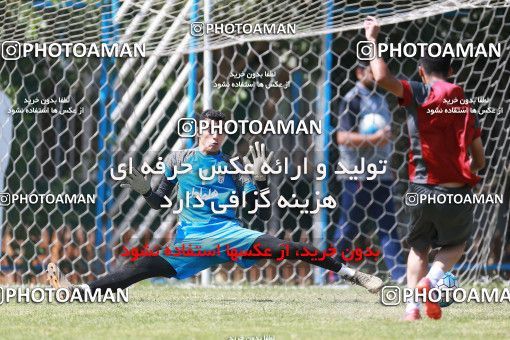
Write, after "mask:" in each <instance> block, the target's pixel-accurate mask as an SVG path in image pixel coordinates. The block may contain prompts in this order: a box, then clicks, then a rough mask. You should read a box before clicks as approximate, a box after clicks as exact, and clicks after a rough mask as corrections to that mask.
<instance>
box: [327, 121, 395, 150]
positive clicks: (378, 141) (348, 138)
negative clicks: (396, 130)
mask: <svg viewBox="0 0 510 340" xmlns="http://www.w3.org/2000/svg"><path fill="white" fill-rule="evenodd" d="M390 140H391V128H390V127H389V126H386V127H384V128H383V129H380V130H378V131H377V132H375V133H373V134H371V135H364V134H361V133H358V132H352V131H338V132H337V133H336V142H337V143H338V144H339V145H347V146H349V147H358V148H364V147H373V146H384V145H386V144H388V142H389V141H390Z"/></svg>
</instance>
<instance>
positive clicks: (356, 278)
mask: <svg viewBox="0 0 510 340" xmlns="http://www.w3.org/2000/svg"><path fill="white" fill-rule="evenodd" d="M257 244H260V249H261V250H264V249H270V250H271V258H273V259H277V258H280V257H282V250H283V251H285V250H286V248H287V247H288V249H289V251H288V254H286V256H285V259H290V260H301V261H305V262H307V263H310V264H313V265H316V266H319V267H321V268H324V269H327V270H331V271H334V272H337V273H338V274H340V275H342V276H344V277H345V278H346V279H347V280H349V281H351V282H352V283H354V284H357V285H360V286H362V287H365V288H366V289H368V291H370V292H371V293H377V292H378V291H379V290H380V289H381V287H382V286H383V282H382V280H381V279H380V278H378V277H376V276H373V275H369V274H366V273H363V272H360V271H358V270H356V269H352V268H349V267H347V266H346V265H345V264H342V263H341V262H340V261H338V260H336V259H334V258H332V257H325V258H324V260H319V259H312V258H311V257H301V256H298V255H297V254H303V252H304V251H305V248H306V249H308V250H309V251H311V252H313V253H315V252H317V254H321V253H322V252H321V251H320V250H318V249H317V248H316V247H314V246H313V245H311V244H306V243H302V242H291V241H285V240H281V239H279V238H276V237H274V236H271V235H267V234H264V235H261V236H259V237H258V238H257V239H256V240H255V242H254V243H253V245H252V246H251V248H250V250H251V251H255V249H254V246H255V245H257ZM255 258H260V259H267V257H255Z"/></svg>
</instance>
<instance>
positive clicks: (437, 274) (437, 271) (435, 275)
mask: <svg viewBox="0 0 510 340" xmlns="http://www.w3.org/2000/svg"><path fill="white" fill-rule="evenodd" d="M443 276H444V271H443V270H442V269H441V268H440V267H439V265H435V264H433V265H432V267H430V270H429V273H428V274H427V278H428V279H429V280H430V282H431V283H432V286H435V285H436V284H437V281H439V280H440V279H441V278H442V277H443Z"/></svg>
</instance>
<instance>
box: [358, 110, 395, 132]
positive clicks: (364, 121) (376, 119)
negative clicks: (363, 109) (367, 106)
mask: <svg viewBox="0 0 510 340" xmlns="http://www.w3.org/2000/svg"><path fill="white" fill-rule="evenodd" d="M386 125H388V123H387V122H386V119H384V117H383V115H380V114H378V113H368V114H366V115H364V116H363V118H361V121H360V122H359V126H358V131H359V133H361V134H363V135H371V134H373V133H376V132H377V131H379V130H380V129H382V128H384V127H385V126H386Z"/></svg>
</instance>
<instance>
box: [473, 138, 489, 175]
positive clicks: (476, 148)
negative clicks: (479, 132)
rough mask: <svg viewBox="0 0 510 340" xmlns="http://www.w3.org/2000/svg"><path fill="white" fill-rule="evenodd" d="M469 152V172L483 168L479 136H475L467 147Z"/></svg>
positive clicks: (483, 161)
mask: <svg viewBox="0 0 510 340" xmlns="http://www.w3.org/2000/svg"><path fill="white" fill-rule="evenodd" d="M469 153H470V154H471V164H470V169H471V172H473V173H475V172H477V171H479V170H482V169H483V168H485V153H484V149H483V144H482V138H481V137H477V138H475V139H474V140H473V142H472V143H471V146H470V147H469Z"/></svg>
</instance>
